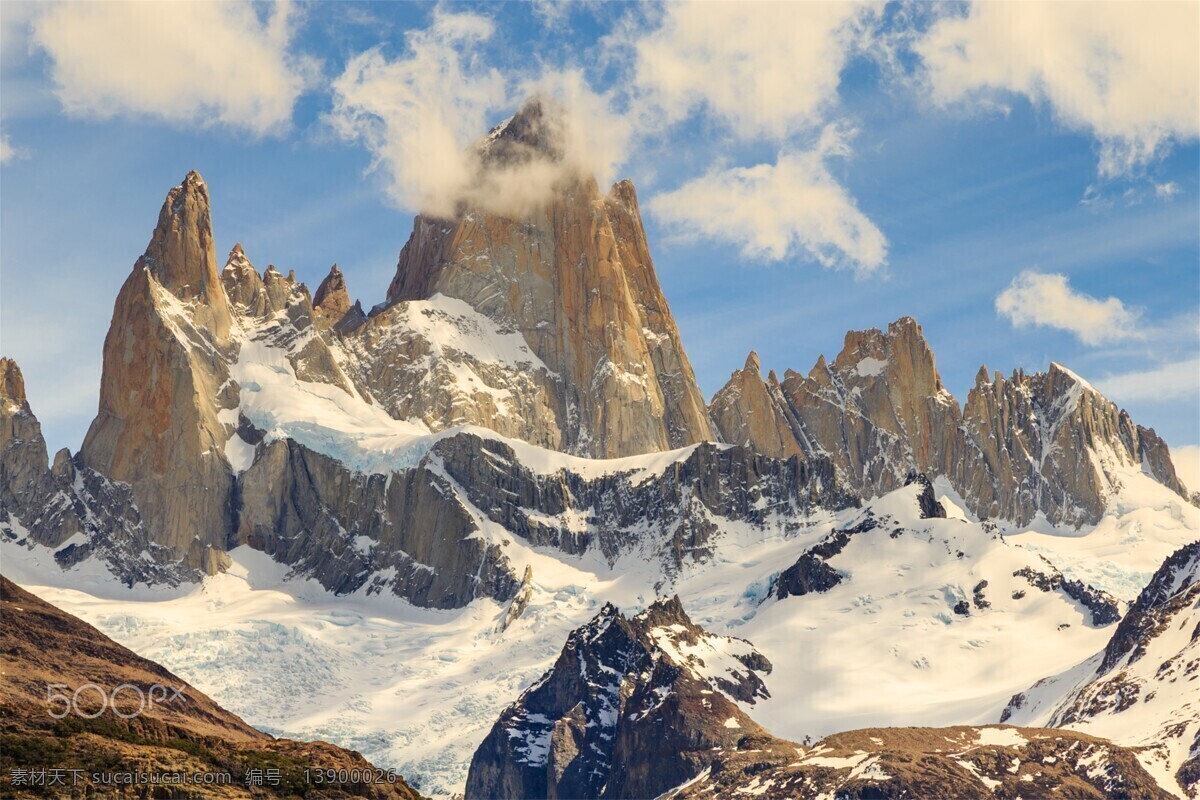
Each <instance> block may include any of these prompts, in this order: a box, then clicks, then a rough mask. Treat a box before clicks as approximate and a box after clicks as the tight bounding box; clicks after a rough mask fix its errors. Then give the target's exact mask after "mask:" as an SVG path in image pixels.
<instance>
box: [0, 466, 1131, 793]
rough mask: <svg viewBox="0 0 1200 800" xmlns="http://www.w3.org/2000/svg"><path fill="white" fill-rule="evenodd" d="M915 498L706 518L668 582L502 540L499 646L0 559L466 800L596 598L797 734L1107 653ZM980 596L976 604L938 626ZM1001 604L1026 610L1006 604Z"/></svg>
mask: <svg viewBox="0 0 1200 800" xmlns="http://www.w3.org/2000/svg"><path fill="white" fill-rule="evenodd" d="M917 489H918V487H917V486H915V485H914V486H910V487H905V488H904V489H901V490H898V491H897V492H894V493H892V494H890V495H887V496H885V497H882V498H880V499H878V500H877V501H875V502H873V503H871V504H870V505H869V506H868V507H867V508H865V509H861V510H853V509H852V510H849V511H846V512H842V513H840V514H837V515H833V514H828V513H826V514H822V515H820V516H817V517H813V518H811V519H809V521H808V524H807V526H802V527H801V528H800V529H799V530H796V531H793V532H790V533H789V532H785V529H784V527H783V526H781V525H766V526H763V527H762V528H759V527H757V526H754V525H750V524H747V523H730V522H729V521H721V523H720V524H721V530H722V533H721V540H720V546H719V547H718V548H717V553H718V555H717V557H716V558H715V559H714V560H712V561H710V562H709V563H707V564H703V565H696V566H694V567H691V568H689V569H688V570H686V571H685V572H684V573H683V574H681V575H680V576H679V577H678V578H677V579H676V581H675V582H674V584H662V580H663V578H662V575H661V574H660V573H659V572H658V567H657V565H654V564H651V563H649V562H647V561H646V560H645V559H643V558H641V557H639V556H638V555H637V554H636V553H634V554H630V555H628V556H626V557H624V558H622V559H621V560H619V561H618V562H617V563H616V564H615V565H614V566H612V567H611V568H610V567H609V566H608V565H607V563H606V562H605V560H604V559H603V558H601V557H600V556H599V555H598V554H595V553H588V554H585V555H583V556H580V557H571V556H566V555H564V554H562V553H560V552H557V551H551V550H539V549H534V548H531V547H529V546H527V545H526V544H525V543H524V542H523V541H522V540H520V539H514V540H513V541H512V544H511V545H510V546H509V548H508V549H507V555H508V557H509V559H510V560H511V561H512V563H513V565H514V566H515V567H516V568H517V569H518V570H523V569H524V565H526V564H529V565H531V566H532V568H533V592H532V596H531V598H530V602H529V606H528V608H527V610H526V611H525V612H524V614H523V615H522V616H521V617H520V618H519V619H518V620H517V621H516V622H515V623H513V624H512V625H511V626H510V627H509V628H508V629H507V630H504V631H503V632H500V631H498V626H497V623H498V622H499V620H500V619H501V617H502V616H503V615H504V613H505V611H506V609H505V608H503V607H501V606H499V605H498V604H496V603H494V602H492V601H490V600H477V601H475V602H473V603H472V604H471V605H469V606H468V607H466V608H463V609H459V610H454V611H436V610H429V609H422V608H417V607H414V606H412V605H410V604H408V603H406V602H404V601H402V600H399V599H397V598H394V597H381V596H379V595H372V596H365V595H362V594H359V595H352V596H343V597H335V596H333V595H331V594H328V593H326V592H325V591H324V590H323V589H321V587H320V586H319V585H317V584H316V583H314V582H311V581H305V580H299V579H294V578H289V577H288V576H287V575H286V573H285V568H284V567H281V566H280V565H278V564H276V563H274V562H272V561H271V560H270V559H268V558H267V557H266V556H264V555H262V554H261V553H258V552H256V551H253V550H250V549H249V548H245V547H242V548H238V549H237V550H234V551H233V553H232V555H233V557H234V560H235V566H234V567H233V569H231V570H230V571H229V572H227V573H225V574H222V575H218V576H214V577H212V578H209V579H207V580H206V581H205V582H204V583H203V584H202V585H200V586H192V587H182V588H180V589H174V590H159V589H145V588H140V589H138V590H137V591H135V592H132V593H131V592H129V591H128V590H126V589H125V588H124V587H122V586H120V585H119V584H118V583H116V581H115V580H114V579H112V578H111V577H110V576H108V575H107V573H106V572H104V571H103V570H102V569H101V568H98V567H95V566H94V565H92V566H89V565H88V564H86V563H85V564H83V565H81V566H80V567H79V568H76V570H74V571H68V572H62V571H60V570H59V569H58V567H57V566H56V565H54V564H53V560H52V557H51V553H50V551H48V550H41V549H37V550H26V549H24V548H21V547H16V546H13V545H11V544H8V543H4V544H2V545H0V548H2V549H0V555H3V557H4V560H3V563H4V572H5V574H6V575H9V576H10V577H12V578H13V579H14V580H16V581H17V582H18V583H21V584H22V585H25V586H26V587H28V588H30V590H31V591H34V592H35V593H37V594H39V595H41V596H43V597H45V598H46V599H47V600H49V601H50V602H52V603H55V604H57V605H60V606H61V607H63V608H65V609H66V610H68V611H70V612H71V613H74V614H77V615H79V616H81V617H82V618H84V619H86V620H88V621H89V622H92V623H93V624H96V625H97V626H98V627H100V628H101V629H102V630H103V631H105V633H107V634H109V635H110V636H112V637H113V638H114V639H116V640H117V641H119V642H121V643H122V644H125V645H126V646H129V647H131V648H132V649H134V650H136V651H137V652H139V653H142V654H143V655H145V656H147V657H149V658H152V659H154V660H157V661H160V662H162V663H163V664H164V665H166V666H167V667H168V668H170V669H172V670H174V671H176V672H178V673H179V674H180V675H182V676H183V677H185V678H186V679H187V680H189V681H191V682H192V683H194V684H195V685H196V686H197V687H198V688H200V689H202V690H203V691H206V692H208V693H210V694H211V695H212V696H213V697H215V698H216V699H217V700H218V701H219V702H221V703H222V704H223V705H225V706H226V707H228V708H230V709H231V710H233V711H235V712H237V713H239V714H241V715H243V716H244V717H245V718H246V719H247V720H248V721H249V722H251V723H252V724H255V725H258V726H260V727H263V728H266V729H268V730H271V731H273V732H276V733H279V734H286V735H289V736H294V737H297V738H322V739H327V740H329V741H333V742H336V743H338V744H341V745H344V746H347V747H351V748H354V749H357V750H360V751H362V752H363V753H364V755H366V756H367V757H368V758H369V759H371V760H372V761H374V762H376V763H378V764H381V765H386V766H390V767H395V768H397V769H399V770H401V771H402V772H403V773H404V774H405V775H411V776H412V777H413V778H414V779H416V780H417V781H418V783H419V784H420V786H421V788H422V790H423V791H425V792H426V793H433V794H438V795H446V794H450V793H453V792H456V791H460V790H461V787H462V782H463V780H464V778H465V772H466V766H467V764H468V762H469V760H470V757H471V754H472V752H473V751H474V749H475V747H476V746H477V745H478V743H479V742H480V741H481V740H482V739H483V737H484V735H485V734H486V733H487V730H488V728H489V727H490V725H491V724H492V722H494V720H495V719H496V717H497V715H498V714H499V712H500V710H501V709H503V708H504V707H505V706H506V705H508V704H509V703H510V702H512V701H513V699H515V698H516V697H517V696H518V695H519V694H520V692H521V690H522V689H524V688H525V687H527V686H529V685H530V684H532V683H533V682H534V680H536V679H537V678H538V677H539V676H540V675H541V674H542V672H543V671H544V670H545V669H546V668H547V667H548V666H549V665H550V664H551V663H552V661H553V659H554V658H555V657H556V656H557V654H558V653H559V651H560V650H561V648H562V644H563V641H564V640H565V638H566V636H567V634H568V633H569V632H570V631H571V630H572V629H574V628H576V627H578V626H579V625H581V624H583V623H585V622H586V621H587V620H588V619H590V618H592V617H593V616H594V615H595V613H596V612H597V610H598V609H599V608H600V607H601V605H602V604H603V603H604V602H606V601H612V602H614V603H615V604H617V605H618V606H620V607H622V608H623V609H625V610H626V611H627V612H632V611H637V610H640V609H642V608H644V607H646V606H647V605H649V604H650V603H651V602H652V601H653V600H654V599H655V597H656V596H658V595H659V594H667V593H670V592H678V593H679V594H680V596H681V598H682V600H683V603H684V606H685V608H686V609H687V610H688V612H689V614H691V616H692V617H693V619H695V621H696V622H697V623H698V624H701V625H703V626H704V627H706V628H707V629H709V630H710V631H712V632H713V633H719V634H728V635H733V636H738V637H743V638H746V639H749V640H750V641H751V642H752V643H753V644H754V645H755V646H756V647H757V649H758V650H759V651H760V652H762V653H763V654H764V655H766V656H767V657H768V658H769V659H770V660H771V661H772V663H773V664H774V665H775V670H774V672H773V673H772V674H771V675H770V676H769V677H768V678H767V686H768V688H769V690H770V691H771V694H772V698H771V699H770V700H767V701H760V703H759V704H758V705H757V706H756V707H755V709H754V718H755V719H756V721H758V722H760V723H761V724H763V725H764V726H765V727H766V728H767V729H768V730H771V731H772V732H773V733H775V734H776V735H779V736H783V737H788V738H792V739H802V738H803V737H804V736H807V735H811V736H814V737H818V736H820V735H823V734H825V733H830V732H834V731H837V730H843V729H848V728H856V727H863V726H878V725H891V724H922V725H941V724H948V723H972V722H984V721H990V720H994V719H996V717H997V716H998V714H999V712H1000V709H1001V708H1002V707H1003V706H1004V703H1005V702H1006V701H1007V700H1008V698H1009V697H1011V696H1012V695H1013V694H1014V693H1016V692H1018V691H1021V690H1023V689H1025V688H1027V687H1028V686H1029V685H1031V684H1032V683H1033V682H1034V681H1036V680H1037V679H1039V678H1041V677H1042V676H1044V675H1048V674H1054V673H1057V672H1060V671H1063V670H1065V669H1067V668H1069V667H1071V666H1073V665H1075V664H1078V663H1079V662H1080V661H1082V660H1084V659H1085V658H1087V657H1088V656H1089V655H1090V654H1092V653H1094V652H1096V651H1097V650H1098V649H1099V648H1101V647H1102V646H1103V645H1104V642H1105V641H1106V640H1107V638H1108V636H1109V634H1110V632H1111V627H1112V626H1109V627H1108V628H1095V627H1093V626H1092V625H1091V624H1090V616H1089V612H1088V611H1087V609H1085V608H1083V607H1082V606H1081V605H1080V604H1079V603H1078V602H1076V601H1075V600H1073V599H1071V598H1070V597H1067V596H1066V595H1064V594H1063V593H1061V592H1059V591H1051V592H1042V591H1039V590H1038V589H1036V588H1034V587H1032V586H1031V585H1030V584H1029V582H1028V581H1027V580H1026V579H1024V578H1021V577H1015V576H1013V574H1012V573H1013V572H1014V571H1015V570H1017V569H1021V568H1023V567H1030V568H1037V569H1043V570H1044V569H1049V568H1048V567H1047V565H1046V564H1045V563H1044V562H1043V561H1042V559H1041V558H1040V556H1039V555H1038V554H1035V553H1032V552H1030V551H1029V550H1028V549H1026V548H1023V547H1020V546H1018V545H1015V544H1013V543H1012V542H1011V541H1006V540H1005V538H1002V537H1001V536H999V535H997V534H996V533H994V532H993V531H991V530H990V529H988V528H986V527H985V526H981V525H979V524H976V523H971V522H967V521H963V520H959V519H920V517H919V515H918V513H917V509H916V496H915V495H916V492H917ZM867 517H873V518H874V519H875V520H877V521H878V523H879V526H878V527H877V528H875V529H873V530H869V531H865V532H863V533H858V534H854V535H853V536H851V537H850V540H849V543H848V544H847V545H846V546H845V548H844V549H843V551H842V552H841V553H839V554H838V555H835V556H833V557H831V558H830V559H829V564H830V565H831V566H832V567H833V568H835V569H836V570H838V571H839V572H840V573H842V574H843V575H844V578H843V581H842V583H840V584H839V585H837V586H835V587H834V588H833V589H832V590H830V591H829V592H827V593H825V594H809V595H805V596H799V597H788V598H786V599H784V600H776V599H774V598H767V599H765V600H764V598H765V597H766V595H767V591H768V587H769V585H770V582H771V580H772V578H773V577H774V576H775V575H777V574H778V573H779V572H780V571H781V570H782V569H784V568H786V567H787V566H789V565H790V564H792V563H793V562H794V561H795V560H796V559H797V558H798V557H799V556H800V554H801V553H803V552H804V551H805V550H807V549H808V548H809V547H812V546H813V545H814V544H816V543H818V542H820V541H822V540H823V539H825V538H826V537H828V536H829V535H830V534H831V533H833V532H835V531H836V530H840V529H843V528H847V527H850V526H853V525H855V524H859V523H861V522H862V521H863V519H865V518H867ZM897 529H899V530H900V533H898V534H897V535H896V536H895V537H893V536H892V534H893V533H895V532H896V530H897ZM960 552H961V554H962V555H961V557H960V555H959V553H960ZM102 573H103V574H102ZM982 580H987V581H988V585H987V587H986V588H985V589H984V590H983V593H982V596H983V597H984V598H986V600H987V602H989V603H990V604H991V605H990V607H988V608H986V609H978V608H976V607H975V606H973V605H972V606H971V607H970V610H969V615H968V616H962V615H960V614H956V613H954V611H953V607H954V606H955V605H956V604H957V603H959V602H960V601H961V600H964V599H965V600H967V601H968V603H970V602H971V601H973V598H974V589H975V587H976V586H977V585H978V584H979V582H980V581H982ZM656 584H658V587H657V590H656ZM1014 591H1024V592H1025V595H1024V597H1023V598H1022V599H1019V600H1015V599H1013V597H1012V594H1013V592H1014Z"/></svg>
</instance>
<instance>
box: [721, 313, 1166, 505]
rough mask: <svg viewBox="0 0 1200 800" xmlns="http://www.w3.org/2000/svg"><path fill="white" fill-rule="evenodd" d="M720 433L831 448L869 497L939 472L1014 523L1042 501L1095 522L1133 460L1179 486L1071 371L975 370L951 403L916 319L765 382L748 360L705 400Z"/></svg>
mask: <svg viewBox="0 0 1200 800" xmlns="http://www.w3.org/2000/svg"><path fill="white" fill-rule="evenodd" d="M711 412H712V415H713V421H714V423H715V424H716V425H717V427H718V429H719V430H720V432H721V435H722V437H723V438H724V439H725V440H726V441H733V442H740V443H749V444H750V445H751V446H753V447H755V448H756V449H758V450H759V451H761V452H764V453H774V454H779V455H785V454H792V453H795V452H798V453H799V454H802V455H804V456H808V457H811V456H814V455H823V456H828V457H829V458H831V459H832V460H833V462H834V463H835V464H836V465H837V471H838V476H839V478H840V479H841V480H842V481H843V482H844V483H845V484H846V485H847V486H848V487H850V488H851V489H852V490H853V491H856V492H858V493H859V494H861V495H863V496H865V497H870V496H875V495H879V494H884V493H886V492H888V491H891V490H892V489H895V488H897V487H898V486H902V485H903V484H904V482H905V481H906V479H907V478H906V476H907V475H909V474H911V473H913V472H920V473H924V474H927V475H929V476H931V477H938V476H944V477H946V478H948V479H949V481H950V483H951V485H952V486H953V487H954V488H955V490H956V491H957V492H958V493H959V494H960V495H961V496H962V497H963V499H964V500H965V501H966V503H967V506H968V508H969V510H970V511H971V512H972V513H974V514H976V515H978V516H980V517H984V518H996V519H1001V520H1007V521H1010V522H1012V523H1015V524H1018V525H1024V524H1027V523H1028V522H1030V521H1031V520H1032V519H1033V517H1034V516H1035V515H1036V514H1037V513H1038V512H1039V511H1040V512H1042V513H1044V514H1045V515H1046V517H1047V519H1049V520H1050V522H1051V523H1052V524H1055V525H1066V526H1073V527H1079V526H1081V525H1087V524H1094V523H1096V522H1098V521H1099V520H1100V518H1101V516H1102V515H1103V514H1104V510H1105V508H1106V507H1107V505H1108V503H1109V501H1110V500H1111V498H1112V497H1113V495H1114V493H1115V491H1116V490H1117V489H1118V488H1119V486H1120V477H1119V475H1118V472H1119V471H1120V470H1122V469H1125V470H1128V469H1131V468H1132V469H1139V468H1140V469H1141V470H1143V471H1144V472H1146V473H1147V474H1149V475H1150V476H1151V477H1153V478H1154V479H1155V480H1157V481H1159V482H1160V483H1162V484H1163V485H1165V486H1167V487H1168V488H1170V489H1171V490H1173V491H1175V492H1177V493H1179V494H1180V495H1184V492H1185V490H1184V488H1183V486H1182V484H1181V483H1180V482H1179V479H1178V478H1177V477H1176V476H1175V470H1174V467H1173V466H1172V465H1171V459H1170V454H1169V452H1168V450H1167V447H1166V445H1165V444H1164V443H1163V442H1162V440H1161V439H1159V438H1158V436H1157V435H1155V433H1154V431H1153V430H1149V429H1146V428H1143V427H1141V426H1137V425H1134V424H1133V422H1132V421H1131V420H1130V418H1129V415H1128V414H1127V413H1126V412H1124V411H1121V410H1119V409H1118V408H1117V407H1116V406H1115V405H1113V404H1112V403H1111V402H1109V401H1108V400H1107V399H1105V398H1104V397H1103V396H1102V395H1100V394H1099V393H1098V392H1097V391H1095V389H1093V388H1092V387H1091V386H1089V385H1088V384H1087V382H1086V381H1084V380H1082V379H1081V378H1079V377H1078V376H1076V375H1074V374H1073V373H1071V372H1070V371H1069V370H1067V369H1065V368H1064V367H1061V366H1059V365H1058V364H1051V365H1050V369H1049V371H1048V372H1046V373H1044V374H1037V375H1032V376H1026V375H1025V374H1024V373H1023V372H1016V373H1014V375H1013V377H1012V378H1011V379H1005V378H1004V377H1002V376H1001V375H999V374H998V373H997V375H996V376H995V378H994V380H992V381H990V382H989V379H988V376H987V370H986V369H983V370H981V371H980V374H979V376H978V377H977V379H976V385H975V388H974V389H972V391H971V393H970V395H969V396H968V398H967V404H966V406H965V408H964V409H963V410H962V411H960V410H959V406H958V403H957V401H956V400H955V399H954V398H953V397H952V396H951V395H950V394H949V393H948V392H947V391H946V389H945V388H944V386H943V385H942V381H941V378H940V376H939V375H938V373H937V368H936V365H935V363H934V358H933V353H932V352H931V351H930V349H929V346H928V344H927V343H926V341H925V339H924V336H923V335H922V333H921V328H920V326H919V325H917V323H916V322H915V321H914V320H912V319H911V318H908V317H905V318H903V319H900V320H897V321H896V322H893V323H892V324H891V325H889V326H888V329H887V331H886V332H881V331H879V330H869V331H852V332H850V333H848V334H846V344H845V347H844V348H843V350H842V352H841V353H840V354H839V355H838V357H837V358H836V359H835V360H834V362H833V363H832V364H829V363H827V362H826V361H825V358H824V357H823V356H822V357H821V358H820V359H819V360H818V361H817V364H816V366H814V367H813V368H812V370H811V371H810V372H809V374H808V375H807V376H801V375H799V374H797V373H794V372H791V371H788V372H787V373H786V376H785V378H784V381H783V384H782V385H781V386H779V385H778V384H777V382H776V381H774V380H773V379H770V378H769V379H768V380H767V381H766V382H764V381H763V380H762V378H761V376H760V374H759V369H758V365H757V359H756V358H751V359H750V360H749V361H748V362H747V365H746V368H745V369H743V370H741V371H739V372H735V373H734V374H733V377H732V378H731V379H730V381H729V383H728V384H726V386H725V387H724V388H723V389H721V391H719V392H718V393H717V394H716V396H714V398H713V403H712V406H711Z"/></svg>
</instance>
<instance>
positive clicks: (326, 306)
mask: <svg viewBox="0 0 1200 800" xmlns="http://www.w3.org/2000/svg"><path fill="white" fill-rule="evenodd" d="M350 306H351V303H350V292H349V291H348V290H347V289H346V278H345V276H344V275H342V271H341V270H340V269H338V265H337V264H334V265H333V266H332V267H330V268H329V274H328V275H326V276H325V278H324V280H322V281H321V284H320V285H319V286H318V287H317V293H316V294H315V295H313V311H314V317H315V321H316V323H317V327H318V328H320V329H322V330H325V329H328V328H332V327H334V326H336V325H337V324H338V323H339V322H341V321H342V318H343V317H345V316H346V313H347V312H348V311H350Z"/></svg>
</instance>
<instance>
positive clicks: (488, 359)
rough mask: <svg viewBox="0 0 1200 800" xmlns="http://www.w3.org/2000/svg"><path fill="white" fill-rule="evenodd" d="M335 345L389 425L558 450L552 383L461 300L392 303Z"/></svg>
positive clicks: (522, 347) (510, 338) (512, 334)
mask: <svg viewBox="0 0 1200 800" xmlns="http://www.w3.org/2000/svg"><path fill="white" fill-rule="evenodd" d="M352 316H353V311H351V312H350V313H348V314H347V315H346V317H345V318H344V319H345V320H346V321H349V320H350V318H351V317H352ZM341 344H342V347H343V349H344V351H345V352H346V353H347V356H348V364H349V369H350V370H351V374H352V377H353V378H354V381H355V385H356V387H357V388H358V389H359V391H360V392H362V393H363V394H364V395H367V396H370V397H372V398H373V399H374V400H375V401H376V402H377V403H378V404H379V405H380V406H382V407H383V408H384V409H385V410H386V411H387V412H388V413H389V414H390V415H392V416H393V417H395V418H397V419H417V420H420V421H421V422H423V423H424V424H425V425H426V426H428V427H429V428H430V429H431V430H441V429H443V428H447V427H452V426H455V425H463V424H468V423H470V424H478V425H482V426H484V427H487V428H490V429H492V430H494V431H496V432H497V433H500V434H502V435H504V436H508V437H510V438H515V439H527V440H530V441H535V442H538V443H540V444H542V445H545V446H547V447H549V448H551V449H555V450H561V449H564V447H565V445H564V441H565V440H564V438H563V436H564V434H563V431H562V430H561V429H560V428H559V427H558V422H559V419H558V416H557V409H559V408H561V407H562V402H563V401H562V394H561V387H560V385H559V381H558V380H557V379H556V378H555V376H554V375H552V374H551V372H550V370H549V369H548V368H547V367H546V365H545V364H544V363H542V361H541V359H539V358H538V357H537V356H536V355H535V354H534V353H533V351H532V350H531V349H530V348H529V346H528V345H527V344H526V342H525V339H524V338H523V337H522V336H521V335H520V334H519V333H517V332H516V331H514V330H512V329H510V328H504V327H502V326H500V325H498V324H496V323H495V322H494V321H492V320H491V319H490V318H488V317H485V316H484V315H482V314H480V313H478V312H477V311H475V310H474V309H473V308H471V307H470V306H469V305H467V304H466V303H464V302H462V301H461V300H455V299H453V298H450V297H445V296H442V295H438V296H436V297H434V298H432V299H430V300H411V301H405V302H401V303H398V304H396V305H393V306H391V307H388V308H386V309H384V310H381V311H380V312H379V313H375V314H374V315H373V316H371V317H370V318H369V319H368V320H366V321H365V322H363V323H362V324H360V325H358V326H357V327H355V328H354V329H353V331H352V332H351V333H349V334H348V335H346V336H345V337H344V338H343V340H342V342H341Z"/></svg>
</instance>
